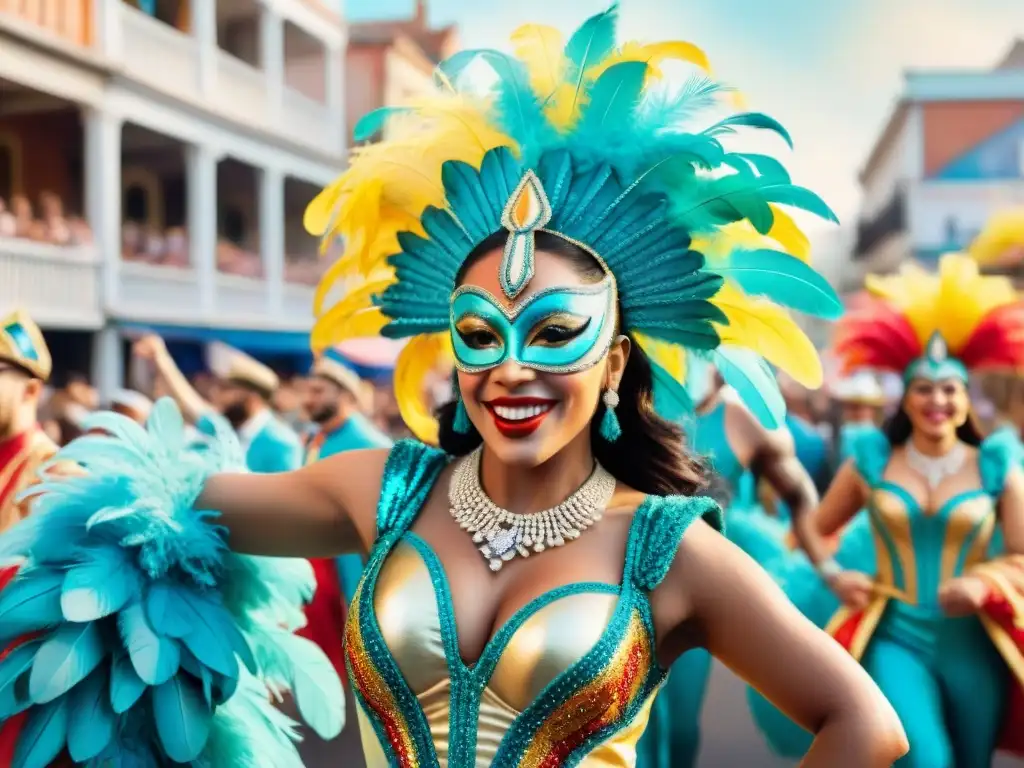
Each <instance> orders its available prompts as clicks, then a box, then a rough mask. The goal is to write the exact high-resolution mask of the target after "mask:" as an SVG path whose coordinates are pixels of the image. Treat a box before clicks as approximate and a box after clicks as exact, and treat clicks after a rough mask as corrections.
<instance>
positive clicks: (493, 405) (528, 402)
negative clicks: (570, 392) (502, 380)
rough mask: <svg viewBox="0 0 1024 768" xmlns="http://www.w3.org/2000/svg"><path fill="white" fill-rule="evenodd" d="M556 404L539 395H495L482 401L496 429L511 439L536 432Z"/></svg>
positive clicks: (554, 401) (555, 401) (556, 402)
mask: <svg viewBox="0 0 1024 768" xmlns="http://www.w3.org/2000/svg"><path fill="white" fill-rule="evenodd" d="M557 404H558V401H557V400H549V399H547V398H541V397H496V398H495V399H493V400H489V401H487V402H486V403H484V405H485V406H486V407H487V410H488V411H490V413H491V417H492V418H493V419H494V426H495V427H497V428H498V431H499V432H500V433H501V434H502V435H504V436H505V437H508V438H513V439H515V438H523V437H528V436H529V435H532V434H533V433H534V432H536V431H537V428H538V427H540V425H541V424H542V423H543V422H544V419H545V418H547V415H548V414H549V413H551V411H552V410H553V409H554V407H555V406H556V405H557Z"/></svg>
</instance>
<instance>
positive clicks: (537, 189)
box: [499, 171, 551, 300]
mask: <svg viewBox="0 0 1024 768" xmlns="http://www.w3.org/2000/svg"><path fill="white" fill-rule="evenodd" d="M549 221H551V203H550V202H548V196H547V194H546V193H545V192H544V187H543V186H542V185H541V183H540V179H539V178H537V174H535V173H534V172H533V171H527V172H526V173H525V174H523V178H522V179H520V180H519V184H518V185H517V186H516V188H515V190H514V191H513V192H512V194H511V196H510V197H509V199H508V202H507V203H505V209H504V210H503V211H502V213H501V225H502V226H503V227H504V228H505V229H507V230H508V232H509V235H508V240H506V241H505V251H504V253H503V254H502V258H501V274H500V276H499V281H500V282H501V289H502V291H504V292H505V296H506V297H507V298H508V299H509V300H512V299H515V298H516V297H517V296H518V295H519V294H520V293H521V292H522V290H523V288H525V287H526V284H527V283H529V282H530V279H531V278H532V277H533V271H534V262H535V256H536V251H537V244H536V239H535V238H536V235H537V230H539V229H541V228H543V227H544V226H545V225H546V224H547V223H548V222H549Z"/></svg>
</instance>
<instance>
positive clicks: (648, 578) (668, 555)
mask: <svg viewBox="0 0 1024 768" xmlns="http://www.w3.org/2000/svg"><path fill="white" fill-rule="evenodd" d="M695 524H696V526H697V527H708V528H713V529H715V530H716V531H719V532H721V531H723V529H724V521H723V517H722V508H721V507H720V506H719V505H718V502H716V501H715V500H714V499H712V498H710V497H707V496H677V495H666V496H660V495H654V494H651V495H648V496H646V497H645V498H644V499H643V501H642V502H641V504H640V505H639V506H638V507H637V509H636V512H635V513H634V520H633V528H632V534H631V537H630V538H631V540H630V557H631V565H632V570H633V577H634V580H635V581H636V583H637V585H638V586H640V587H641V588H643V589H646V590H648V591H650V590H652V589H654V588H655V587H657V586H658V584H660V583H661V582H662V580H663V579H664V578H665V575H666V574H667V573H668V570H669V568H670V567H671V566H672V563H673V561H674V560H675V558H676V555H677V554H678V552H679V550H680V548H681V544H682V542H683V540H684V538H685V537H686V536H687V534H688V531H689V530H690V529H691V528H692V527H693V526H694V525H695Z"/></svg>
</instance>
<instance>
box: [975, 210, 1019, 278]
mask: <svg viewBox="0 0 1024 768" xmlns="http://www.w3.org/2000/svg"><path fill="white" fill-rule="evenodd" d="M967 253H968V254H969V255H970V256H971V257H972V258H973V259H974V260H975V261H977V262H978V263H979V264H981V265H982V266H984V267H1007V266H1015V265H1018V264H1020V263H1021V262H1022V261H1024V208H1010V209H1006V210H1002V211H998V212H996V213H995V214H993V215H992V217H991V218H990V219H989V220H988V222H986V224H985V228H984V229H983V230H981V232H980V233H978V236H977V237H976V238H975V239H974V242H972V243H971V245H970V246H969V247H968V249H967Z"/></svg>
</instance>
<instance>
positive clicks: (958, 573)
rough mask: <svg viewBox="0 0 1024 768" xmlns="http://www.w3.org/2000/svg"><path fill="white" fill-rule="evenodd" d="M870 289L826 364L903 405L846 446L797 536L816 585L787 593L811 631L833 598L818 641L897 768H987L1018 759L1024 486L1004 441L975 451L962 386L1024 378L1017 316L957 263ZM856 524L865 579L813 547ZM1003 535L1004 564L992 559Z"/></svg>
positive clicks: (793, 576)
mask: <svg viewBox="0 0 1024 768" xmlns="http://www.w3.org/2000/svg"><path fill="white" fill-rule="evenodd" d="M868 288H869V290H871V292H872V293H873V294H874V296H875V301H874V303H873V304H872V305H871V306H870V307H868V308H866V309H865V310H864V311H863V312H858V313H854V314H852V315H849V316H848V317H846V318H844V319H843V320H842V321H840V325H839V327H838V329H837V341H836V350H837V353H838V355H839V356H840V357H841V358H842V359H843V360H844V361H845V362H846V364H847V366H848V367H849V368H857V367H864V368H871V369H875V370H882V371H892V372H900V373H902V375H903V379H904V382H905V385H906V391H905V393H904V395H903V400H902V402H901V403H900V408H899V411H898V412H897V413H896V414H895V416H893V417H892V418H891V419H890V420H889V422H888V423H887V424H886V425H885V427H884V429H882V430H878V429H876V428H874V427H871V426H867V427H864V428H863V429H862V430H861V431H860V432H859V433H857V434H856V435H854V434H853V433H851V439H850V441H849V445H850V450H851V454H852V456H851V458H850V459H849V460H848V461H847V463H846V464H845V465H844V466H843V467H842V468H841V470H840V471H839V473H838V474H837V475H836V478H835V480H834V481H833V483H832V487H831V488H830V489H829V491H828V493H827V494H826V495H825V497H824V498H823V499H822V502H821V506H820V507H819V508H818V510H817V511H816V512H815V514H814V516H813V519H809V520H804V521H797V522H796V526H795V531H796V533H797V535H798V537H799V538H800V540H801V543H802V545H803V546H804V547H805V549H806V550H807V551H808V553H809V555H810V557H811V559H812V561H814V562H816V563H817V564H818V566H817V570H818V574H819V575H818V576H816V575H815V574H814V573H813V572H805V573H804V574H803V575H802V576H801V575H800V574H798V573H796V571H798V570H799V569H792V570H791V571H790V572H789V573H788V574H787V580H788V583H789V584H790V585H791V588H792V596H793V598H794V602H795V603H796V604H797V605H798V606H800V607H801V608H802V609H804V610H805V612H806V613H807V614H808V616H809V617H810V618H812V619H813V620H815V621H819V622H826V621H829V614H828V611H827V610H826V606H828V605H829V603H831V604H832V606H833V607H834V606H835V604H836V602H837V601H836V599H835V598H839V600H841V601H842V602H843V603H844V604H845V605H843V606H842V607H841V608H839V610H838V612H835V611H833V612H832V614H831V615H832V618H831V621H830V622H829V623H828V630H829V632H831V633H832V634H833V635H834V636H835V637H836V639H837V640H839V641H840V642H841V643H842V644H843V645H844V646H845V647H847V648H848V649H849V650H850V652H851V653H852V654H853V655H854V656H855V657H856V658H858V659H860V660H861V661H862V663H863V664H864V667H865V669H866V670H867V671H868V672H869V673H870V674H871V676H872V677H873V678H874V679H875V680H876V682H878V684H879V686H880V687H881V688H882V690H883V691H884V692H885V694H886V696H887V697H888V698H889V700H890V702H891V703H892V704H893V706H894V707H895V709H896V711H897V713H898V714H899V715H900V718H901V720H902V722H903V726H904V727H905V728H906V731H907V735H908V737H909V739H910V752H909V754H908V755H907V756H906V757H905V758H904V759H903V760H901V761H900V763H898V765H900V766H909V767H911V768H953V766H965V767H970V768H973V767H974V766H987V765H989V764H990V763H991V761H992V756H993V754H994V752H995V751H996V748H997V746H1001V747H1005V748H1007V749H1009V750H1011V751H1015V752H1018V753H1020V752H1022V750H1021V747H1022V746H1024V744H1022V734H1024V729H1022V728H1021V724H1022V723H1024V720H1021V717H1022V716H1024V708H1022V707H1021V703H1022V701H1024V699H1022V696H1021V684H1024V656H1022V654H1021V651H1022V649H1024V633H1022V632H1021V630H1020V629H1019V627H1020V623H1019V621H1020V615H1019V613H1017V611H1019V610H1020V605H1021V602H1020V594H1019V590H1020V589H1021V587H1022V584H1024V580H1022V579H1021V573H1022V570H1024V564H1022V562H1021V555H1022V554H1024V475H1022V473H1021V470H1020V469H1019V466H1020V446H1019V444H1018V443H1017V441H1016V439H1015V437H1014V436H1013V435H1010V434H1009V433H1008V431H1006V430H999V431H998V432H996V433H994V434H993V435H992V436H990V437H989V438H987V439H985V440H982V439H981V437H980V435H979V433H978V431H977V428H976V427H975V426H974V421H973V419H972V417H971V403H970V398H969V395H968V389H967V384H968V372H969V371H970V372H972V373H975V372H981V371H985V370H996V369H1009V370H1014V369H1015V370H1024V347H1022V346H1021V343H1020V334H1021V330H1022V328H1024V302H1021V301H1020V300H1019V299H1018V297H1017V294H1016V292H1015V291H1014V289H1013V286H1012V285H1011V284H1010V282H1009V281H1008V280H1006V279H1005V278H1001V277H983V276H980V275H979V274H978V268H977V266H976V264H975V263H974V262H973V261H971V260H970V259H969V258H967V257H964V256H960V255H950V256H946V257H944V258H943V259H942V261H941V262H940V265H939V272H938V274H928V273H926V272H924V271H923V270H921V269H920V268H907V269H905V270H904V272H903V273H902V274H899V275H896V276H893V277H887V278H874V277H872V278H869V279H868ZM862 508H867V510H868V517H869V521H870V530H871V533H872V534H873V539H874V543H875V553H874V558H873V559H875V560H876V561H877V566H876V567H875V568H874V569H873V570H869V566H868V565H867V564H866V561H868V560H870V559H872V557H871V556H870V555H869V554H868V553H867V552H866V551H864V550H860V546H861V545H860V543H859V539H860V538H861V537H860V534H859V533H858V534H857V535H855V536H852V537H849V538H850V539H851V541H850V542H849V544H850V545H851V547H853V548H854V549H855V550H859V551H860V554H855V555H854V556H853V557H851V556H850V555H849V554H848V553H847V557H846V561H845V566H846V567H845V568H844V567H843V566H841V565H839V564H838V563H837V562H836V561H835V560H830V559H828V557H827V554H826V552H827V550H826V549H825V548H823V546H822V538H821V537H822V536H823V535H830V534H832V533H834V532H835V531H837V530H840V529H842V528H843V527H844V526H845V525H846V524H847V523H848V522H849V521H850V519H851V518H852V517H853V516H854V515H855V514H856V513H857V512H858V511H859V510H860V509H862ZM1000 532H1001V533H1002V537H1003V544H1002V548H1003V550H1004V551H1005V552H1006V553H1007V554H1006V555H999V556H994V555H993V550H994V547H993V541H994V537H995V535H996V534H998V533H1000ZM844 545H845V544H844ZM858 561H860V562H858ZM826 584H827V585H828V586H826ZM829 588H831V590H830V589H829ZM830 591H831V592H832V593H834V597H833V596H832V595H831V594H830ZM754 711H755V715H756V716H757V719H758V721H759V723H760V724H761V726H762V728H764V730H765V731H766V733H767V734H768V736H769V738H770V739H771V741H772V743H773V745H774V746H775V747H776V748H777V749H779V750H780V751H782V752H784V753H788V754H792V755H797V754H800V752H801V751H802V750H803V749H804V748H805V747H806V745H807V743H808V738H807V737H806V736H805V737H804V738H803V739H801V738H800V734H799V733H798V732H797V729H795V728H794V727H793V726H792V725H789V726H788V727H787V724H786V723H785V722H784V721H783V720H782V719H781V718H778V717H777V716H773V714H772V712H771V708H770V707H768V706H766V705H765V704H764V702H763V701H760V702H759V701H758V700H757V699H756V697H755V706H754ZM1006 726H1008V727H1006Z"/></svg>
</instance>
